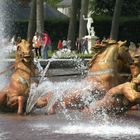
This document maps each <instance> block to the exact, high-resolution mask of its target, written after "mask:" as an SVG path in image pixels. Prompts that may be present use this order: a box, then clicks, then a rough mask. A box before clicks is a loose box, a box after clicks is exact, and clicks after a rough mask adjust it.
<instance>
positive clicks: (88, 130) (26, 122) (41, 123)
mask: <svg viewBox="0 0 140 140" xmlns="http://www.w3.org/2000/svg"><path fill="white" fill-rule="evenodd" d="M5 1H6V0H3V1H2V2H1V5H0V7H4V6H3V5H2V4H4V2H5ZM1 10H3V9H1V8H0V11H1ZM1 13H4V12H3V11H1ZM1 15H2V14H1ZM1 15H0V16H1ZM4 17H5V16H2V17H1V18H0V27H1V28H0V29H3V28H2V27H3V26H4V23H3V21H4V20H3V18H4ZM3 32H4V31H1V32H0V38H1V40H3V35H4V33H3ZM5 47H6V48H8V47H9V43H7V42H5V41H4V43H2V45H1V51H0V56H1V57H2V58H3V59H4V58H5V57H6V56H7V55H8V53H9V51H6V52H5V53H6V54H5V53H3V52H4V51H5V50H7V49H5ZM3 54H4V55H3ZM75 60H76V61H77V59H75ZM3 61H4V60H3ZM51 62H52V61H51V60H50V61H49V63H48V65H47V66H46V68H45V69H44V71H43V72H42V68H41V67H40V64H39V63H38V62H37V63H38V67H39V69H40V72H41V79H40V84H39V85H36V84H32V86H31V92H30V93H31V94H33V95H36V97H35V96H30V97H34V98H35V99H36V98H38V97H40V95H41V96H42V95H45V94H47V91H50V90H51V91H53V92H54V93H55V97H56V98H59V100H61V97H62V96H63V94H64V91H66V90H69V91H71V90H73V91H74V90H75V89H77V88H78V89H81V88H83V86H84V87H86V86H87V87H88V86H90V85H89V84H87V83H86V82H84V81H83V80H81V78H79V77H78V78H77V77H76V78H75V77H74V78H73V77H70V78H69V77H68V78H67V79H65V78H64V77H63V76H60V77H56V78H55V81H54V79H53V80H52V79H51V78H49V79H48V78H47V79H44V75H45V73H46V72H47V71H48V67H49V66H50V63H51ZM1 63H2V62H1ZM78 67H79V66H78ZM3 69H5V65H1V67H0V71H2V70H3ZM0 76H3V75H0ZM4 83H7V75H6V76H4V77H2V78H0V85H4ZM75 85H76V87H75ZM34 98H30V100H29V102H30V103H31V104H32V101H33V100H34ZM89 100H90V99H89ZM45 111H46V108H43V109H41V110H40V109H39V110H36V112H35V113H36V114H34V115H30V116H17V115H14V114H2V113H1V114H0V124H1V127H0V139H2V140H15V139H20V140H25V139H32V138H33V139H34V140H42V139H54V140H60V139H67V140H75V139H77V140H81V139H84V140H93V139H95V140H106V139H108V140H116V139H117V140H122V139H125V140H129V139H132V140H133V139H139V135H140V127H139V125H140V123H139V118H140V117H139V116H140V114H139V112H135V113H133V112H130V113H129V114H128V115H127V114H126V115H125V116H122V117H116V118H114V117H113V118H111V117H109V116H106V114H104V115H103V116H99V117H95V116H92V117H89V116H85V115H84V114H82V112H76V111H75V112H71V111H69V110H67V109H63V110H62V111H59V110H58V112H57V114H56V115H50V116H47V115H38V114H41V113H44V112H45Z"/></svg>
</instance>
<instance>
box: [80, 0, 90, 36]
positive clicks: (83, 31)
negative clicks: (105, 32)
mask: <svg viewBox="0 0 140 140" xmlns="http://www.w3.org/2000/svg"><path fill="white" fill-rule="evenodd" d="M88 5H89V0H81V13H80V23H79V38H80V39H81V38H82V37H84V36H85V35H86V33H87V29H86V21H85V20H84V19H83V15H86V16H87V13H88Z"/></svg>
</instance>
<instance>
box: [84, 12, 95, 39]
mask: <svg viewBox="0 0 140 140" xmlns="http://www.w3.org/2000/svg"><path fill="white" fill-rule="evenodd" d="M92 13H93V12H92V11H90V12H89V13H88V15H87V18H85V15H83V19H84V20H87V31H88V35H89V36H92V35H95V31H94V27H93V28H92V27H91V25H92V23H93V22H94V21H93V19H92V17H91V15H92Z"/></svg>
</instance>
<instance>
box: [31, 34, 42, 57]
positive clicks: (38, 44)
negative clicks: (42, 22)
mask: <svg viewBox="0 0 140 140" xmlns="http://www.w3.org/2000/svg"><path fill="white" fill-rule="evenodd" d="M32 42H33V47H34V48H35V54H36V57H38V58H39V57H41V37H40V36H39V33H38V32H36V33H35V35H34V37H33V40H32Z"/></svg>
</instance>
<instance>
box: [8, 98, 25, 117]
mask: <svg viewBox="0 0 140 140" xmlns="http://www.w3.org/2000/svg"><path fill="white" fill-rule="evenodd" d="M24 102H25V97H23V96H14V97H11V98H10V99H9V101H8V102H7V106H9V107H10V108H15V109H17V114H18V115H22V114H23V113H24Z"/></svg>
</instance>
